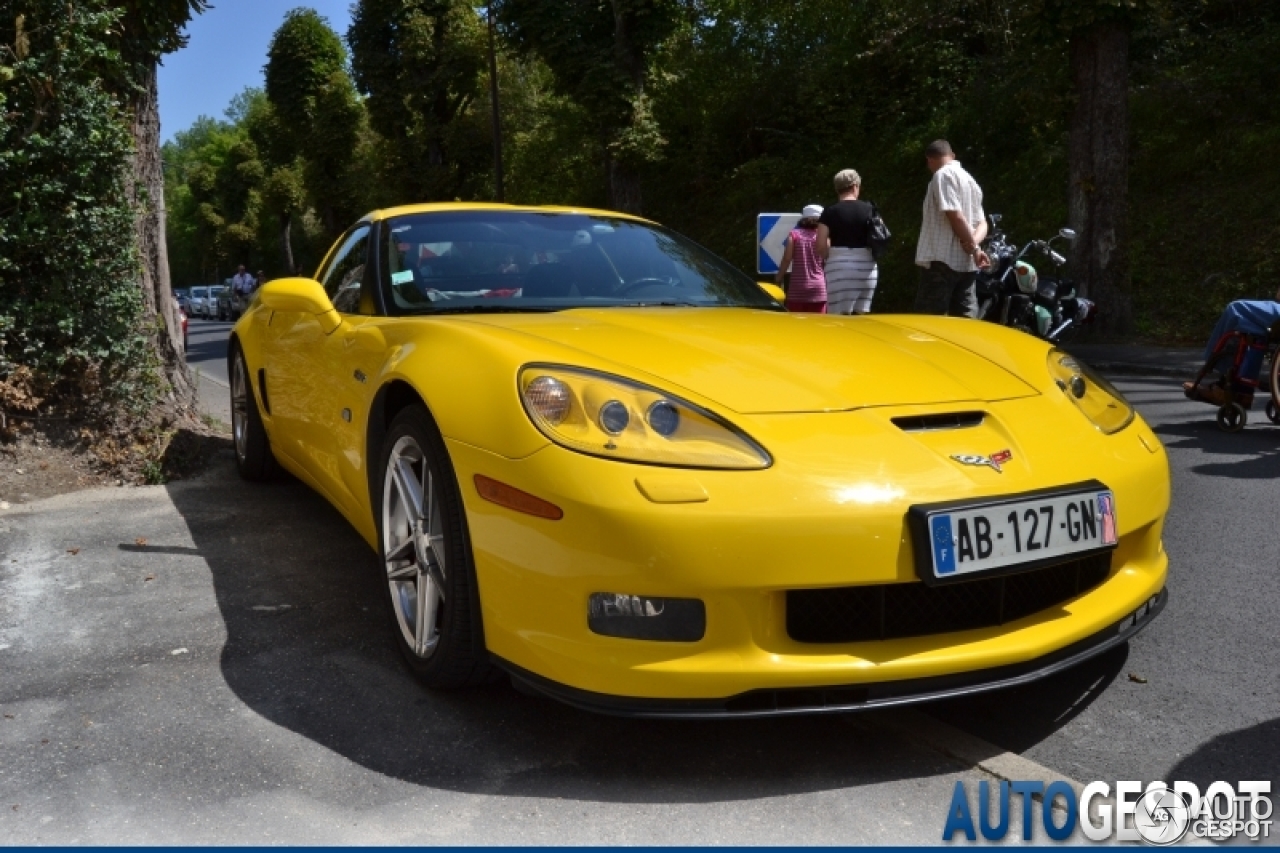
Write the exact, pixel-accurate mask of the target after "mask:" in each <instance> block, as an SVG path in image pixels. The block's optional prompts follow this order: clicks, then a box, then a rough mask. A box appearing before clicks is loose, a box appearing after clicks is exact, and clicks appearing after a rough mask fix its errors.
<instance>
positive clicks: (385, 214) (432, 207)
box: [360, 201, 656, 224]
mask: <svg viewBox="0 0 1280 853" xmlns="http://www.w3.org/2000/svg"><path fill="white" fill-rule="evenodd" d="M469 210H493V211H511V212H521V213H585V214H587V215H588V216H612V217H617V218H620V219H630V220H633V221H635V222H648V223H650V224H656V223H653V222H652V220H649V219H645V218H643V217H640V216H634V215H632V214H630V213H619V212H617V211H614V210H601V209H599V208H594V207H562V206H559V205H541V206H535V205H517V204H498V203H496V202H479V201H453V202H432V203H423V204H404V205H400V206H398V207H389V208H386V209H384V210H375V211H373V212H371V213H368V214H366V215H365V216H363V217H362V218H361V219H360V221H361V222H380V221H382V220H384V219H391V218H393V217H396V216H405V215H408V214H414V213H447V212H451V211H469Z"/></svg>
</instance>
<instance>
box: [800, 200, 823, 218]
mask: <svg viewBox="0 0 1280 853" xmlns="http://www.w3.org/2000/svg"><path fill="white" fill-rule="evenodd" d="M821 215H822V205H820V204H806V205H805V206H804V210H802V211H800V216H801V218H803V219H808V218H809V217H813V218H815V219H816V218H817V217H819V216H821Z"/></svg>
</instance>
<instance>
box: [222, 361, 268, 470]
mask: <svg viewBox="0 0 1280 853" xmlns="http://www.w3.org/2000/svg"><path fill="white" fill-rule="evenodd" d="M233 346H234V349H233V350H232V354H231V437H232V438H233V439H234V441H235V446H236V470H238V471H239V472H240V476H241V477H243V478H244V479H246V480H265V479H267V478H268V477H270V476H271V473H272V471H273V470H274V467H275V457H274V456H272V455H271V442H270V441H269V440H268V439H267V430H266V428H265V427H264V426H263V425H262V414H261V413H260V412H259V411H258V401H257V400H256V399H254V396H253V388H252V386H251V385H250V384H249V365H248V364H246V363H245V359H244V351H243V350H242V349H240V347H239V345H233Z"/></svg>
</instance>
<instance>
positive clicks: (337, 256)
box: [320, 225, 369, 314]
mask: <svg viewBox="0 0 1280 853" xmlns="http://www.w3.org/2000/svg"><path fill="white" fill-rule="evenodd" d="M368 254H369V226H368V225H361V226H360V227H359V228H357V229H355V230H354V231H352V232H351V233H350V234H348V235H347V236H346V239H344V240H343V241H342V245H341V246H339V247H338V251H336V252H334V253H333V259H332V260H331V261H329V265H328V266H327V267H325V269H324V271H323V272H322V273H321V274H320V276H321V277H320V284H322V285H324V292H325V293H327V294H329V301H331V302H332V303H333V307H334V308H336V309H338V312H339V313H341V314H357V313H359V312H360V293H361V290H362V289H363V287H364V265H365V260H366V259H367V257H368Z"/></svg>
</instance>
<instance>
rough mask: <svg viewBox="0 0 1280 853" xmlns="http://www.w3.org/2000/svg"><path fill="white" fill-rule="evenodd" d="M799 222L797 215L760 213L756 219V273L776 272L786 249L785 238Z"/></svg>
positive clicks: (798, 215)
mask: <svg viewBox="0 0 1280 853" xmlns="http://www.w3.org/2000/svg"><path fill="white" fill-rule="evenodd" d="M799 221H800V214H798V213H761V214H760V215H758V216H757V217H756V245H757V251H756V271H757V272H760V273H775V272H777V271H778V265H779V264H781V263H782V254H783V252H784V251H786V248H787V237H788V236H789V235H790V234H791V231H792V229H793V228H795V227H796V223H797V222H799Z"/></svg>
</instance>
